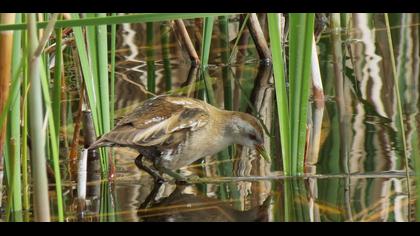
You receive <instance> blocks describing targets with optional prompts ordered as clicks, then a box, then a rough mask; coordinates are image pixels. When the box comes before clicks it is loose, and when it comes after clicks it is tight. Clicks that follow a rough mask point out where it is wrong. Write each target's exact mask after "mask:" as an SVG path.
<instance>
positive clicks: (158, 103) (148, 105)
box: [96, 96, 209, 146]
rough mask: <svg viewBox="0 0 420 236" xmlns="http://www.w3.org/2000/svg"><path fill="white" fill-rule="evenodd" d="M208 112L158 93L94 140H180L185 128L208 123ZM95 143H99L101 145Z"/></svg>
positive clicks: (131, 142) (129, 143) (170, 142)
mask: <svg viewBox="0 0 420 236" xmlns="http://www.w3.org/2000/svg"><path fill="white" fill-rule="evenodd" d="M208 120H209V114H208V112H207V110H206V109H203V107H202V106H185V105H182V104H179V103H173V102H171V101H170V100H168V99H167V97H164V96H161V97H157V98H155V99H151V100H148V101H146V102H145V104H143V105H142V106H141V107H139V108H138V109H136V110H135V111H134V112H133V113H131V114H130V115H128V116H127V117H124V118H123V119H121V120H120V121H119V122H118V124H117V125H116V126H115V128H114V129H113V130H112V131H111V132H109V133H107V134H105V135H104V136H102V137H101V139H99V140H98V141H97V142H96V143H98V144H99V143H102V144H103V145H111V144H112V143H115V144H116V145H127V146H154V145H163V146H172V145H177V144H179V143H180V142H181V141H182V140H183V139H184V138H185V135H186V133H187V132H189V131H194V130H197V129H200V128H201V127H203V126H205V125H206V124H207V123H208ZM98 144H97V145H96V146H100V145H98Z"/></svg>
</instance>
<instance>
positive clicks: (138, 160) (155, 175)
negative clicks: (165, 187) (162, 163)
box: [134, 154, 164, 183]
mask: <svg viewBox="0 0 420 236" xmlns="http://www.w3.org/2000/svg"><path fill="white" fill-rule="evenodd" d="M134 163H136V166H137V167H138V168H139V169H140V170H144V171H146V172H147V173H148V174H149V175H151V176H152V177H153V179H154V180H155V183H163V182H164V179H163V178H162V176H161V175H160V174H159V172H158V171H156V170H153V169H151V168H150V167H147V166H145V165H144V164H143V155H142V154H140V155H138V156H137V158H136V160H135V161H134Z"/></svg>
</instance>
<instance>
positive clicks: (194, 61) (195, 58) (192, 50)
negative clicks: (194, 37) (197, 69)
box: [175, 19, 200, 66]
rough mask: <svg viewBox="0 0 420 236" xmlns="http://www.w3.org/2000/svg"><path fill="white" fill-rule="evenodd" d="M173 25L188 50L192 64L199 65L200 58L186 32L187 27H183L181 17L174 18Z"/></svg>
mask: <svg viewBox="0 0 420 236" xmlns="http://www.w3.org/2000/svg"><path fill="white" fill-rule="evenodd" d="M175 25H176V27H177V29H178V30H179V33H180V35H181V40H182V42H183V43H184V45H185V47H186V48H187V52H188V55H189V56H190V59H191V62H192V64H193V66H196V65H199V64H200V59H199V57H198V54H197V51H196V50H195V48H194V45H193V43H192V41H191V38H190V35H189V34H188V31H187V28H185V24H184V21H183V20H182V19H178V20H175Z"/></svg>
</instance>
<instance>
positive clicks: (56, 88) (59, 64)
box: [52, 28, 63, 146]
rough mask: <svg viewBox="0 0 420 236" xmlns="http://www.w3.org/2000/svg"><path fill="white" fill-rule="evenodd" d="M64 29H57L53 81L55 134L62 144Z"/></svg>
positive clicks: (58, 141) (58, 142)
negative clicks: (62, 46) (62, 43)
mask: <svg viewBox="0 0 420 236" xmlns="http://www.w3.org/2000/svg"><path fill="white" fill-rule="evenodd" d="M62 35H63V34H62V29H61V28H60V29H56V30H55V36H56V37H55V38H56V41H55V68H54V83H53V99H52V109H53V117H54V126H55V128H54V129H55V134H56V135H57V136H56V139H57V144H58V145H59V146H60V135H59V133H60V116H61V83H62V81H61V71H62V68H63V51H62V49H61V42H62Z"/></svg>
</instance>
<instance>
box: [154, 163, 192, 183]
mask: <svg viewBox="0 0 420 236" xmlns="http://www.w3.org/2000/svg"><path fill="white" fill-rule="evenodd" d="M159 169H160V170H161V171H162V172H163V173H165V174H167V175H169V176H171V177H172V178H174V179H176V180H178V181H186V180H187V179H186V178H185V176H182V175H180V174H178V173H176V172H175V171H172V170H170V169H168V168H165V167H163V166H159Z"/></svg>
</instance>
